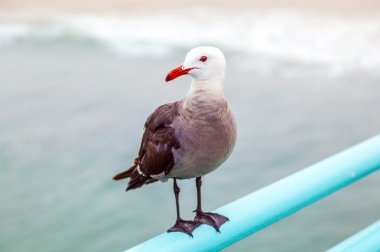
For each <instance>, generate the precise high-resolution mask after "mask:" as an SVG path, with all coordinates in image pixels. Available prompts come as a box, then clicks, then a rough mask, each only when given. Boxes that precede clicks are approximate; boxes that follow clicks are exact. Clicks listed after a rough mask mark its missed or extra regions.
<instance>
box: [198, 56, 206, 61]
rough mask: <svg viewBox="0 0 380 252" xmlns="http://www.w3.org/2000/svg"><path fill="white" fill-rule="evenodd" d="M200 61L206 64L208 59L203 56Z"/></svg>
mask: <svg viewBox="0 0 380 252" xmlns="http://www.w3.org/2000/svg"><path fill="white" fill-rule="evenodd" d="M199 60H200V61H202V62H205V61H206V60H207V57H206V56H202V57H201V58H200V59H199Z"/></svg>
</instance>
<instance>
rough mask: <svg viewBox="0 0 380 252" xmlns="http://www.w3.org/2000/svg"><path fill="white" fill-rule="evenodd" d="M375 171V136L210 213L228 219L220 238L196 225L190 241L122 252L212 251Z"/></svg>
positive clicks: (167, 239) (173, 236)
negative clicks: (218, 214)
mask: <svg viewBox="0 0 380 252" xmlns="http://www.w3.org/2000/svg"><path fill="white" fill-rule="evenodd" d="M379 168H380V135H378V136H376V137H374V138H371V139H369V140H367V141H365V142H363V143H360V144H358V145H356V146H354V147H351V148H349V149H348V150H345V151H343V152H340V153H338V154H336V155H333V156H331V157H329V158H327V159H325V160H323V161H320V162H318V163H316V164H314V165H312V166H310V167H308V168H305V169H303V170H301V171H299V172H297V173H295V174H293V175H290V176H288V177H286V178H284V179H282V180H280V181H278V182H275V183H273V184H271V185H269V186H267V187H264V188H263V189H260V190H258V191H256V192H253V193H251V194H249V195H247V196H245V197H242V198H240V199H238V200H236V201H234V202H231V203H229V204H227V205H225V206H223V207H221V208H219V209H217V210H215V212H217V213H220V214H223V215H225V216H228V218H229V219H230V221H229V222H227V223H226V224H224V225H223V226H222V228H221V233H217V232H216V231H215V230H214V229H213V228H211V227H209V226H207V225H201V226H200V227H199V228H197V229H196V230H195V231H194V233H193V235H194V238H191V237H189V236H188V235H186V234H183V233H163V234H161V235H158V236H156V237H154V238H152V239H150V240H148V241H146V242H143V243H141V244H139V245H137V246H135V247H133V248H131V249H129V250H127V251H129V252H132V251H149V252H150V251H157V249H159V250H160V251H181V252H186V251H218V250H220V249H223V248H225V247H227V246H229V245H231V244H233V243H235V242H237V241H239V240H241V239H243V238H245V237H247V236H249V235H251V234H253V233H255V232H257V231H259V230H260V229H263V228H265V227H266V226H268V225H271V224H272V223H274V222H276V221H278V220H281V219H283V218H285V217H287V216H289V215H291V214H292V213H294V212H296V211H298V210H300V209H302V208H304V207H306V206H308V205H310V204H312V203H314V202H316V201H318V200H320V199H321V198H323V197H325V196H327V195H329V194H331V193H333V192H335V191H337V190H339V189H341V188H343V187H345V186H347V185H349V184H351V183H353V182H355V181H357V180H359V179H361V178H363V177H364V176H367V175H369V174H371V173H373V172H375V171H377V170H379Z"/></svg>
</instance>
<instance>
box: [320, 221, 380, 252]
mask: <svg viewBox="0 0 380 252" xmlns="http://www.w3.org/2000/svg"><path fill="white" fill-rule="evenodd" d="M345 251H350V252H351V251H352V252H378V251H380V220H379V221H377V222H375V223H374V224H372V225H371V226H369V227H367V228H365V229H363V230H362V231H360V232H358V233H356V234H354V235H353V236H351V237H349V238H348V239H346V240H344V241H343V242H341V243H339V244H338V245H336V246H334V247H332V248H331V249H329V250H328V251H327V252H345Z"/></svg>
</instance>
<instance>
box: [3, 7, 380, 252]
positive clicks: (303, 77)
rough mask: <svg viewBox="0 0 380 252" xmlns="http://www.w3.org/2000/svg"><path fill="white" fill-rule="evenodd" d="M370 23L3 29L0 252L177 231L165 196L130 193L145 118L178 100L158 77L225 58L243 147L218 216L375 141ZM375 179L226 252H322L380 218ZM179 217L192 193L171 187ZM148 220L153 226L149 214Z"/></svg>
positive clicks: (233, 17) (171, 19) (215, 189)
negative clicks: (192, 61) (205, 56)
mask: <svg viewBox="0 0 380 252" xmlns="http://www.w3.org/2000/svg"><path fill="white" fill-rule="evenodd" d="M378 17H379V15H374V14H373V15H354V16H344V15H338V14H334V13H329V14H325V13H324V14H322V13H318V12H310V13H305V12H301V11H296V10H267V11H257V10H256V11H249V10H244V11H243V10H241V11H236V10H235V11H231V12H227V11H226V10H225V11H210V10H202V9H191V10H179V11H174V10H173V11H165V12H155V13H153V12H136V13H129V14H125V15H108V16H104V15H94V14H91V15H90V14H86V15H72V14H65V15H63V14H54V15H53V14H50V15H45V14H28V15H26V14H20V13H2V14H1V15H0V76H1V79H0V104H1V106H0V150H1V151H0V171H1V176H0V202H1V206H0V250H1V251H25V250H29V251H122V250H123V249H126V248H128V247H131V246H132V245H134V244H137V243H139V242H142V241H144V240H146V239H148V238H150V237H152V236H154V235H156V234H159V233H161V232H163V231H165V230H166V229H167V228H168V227H170V226H171V225H172V224H173V222H174V217H175V207H174V197H173V195H172V190H171V188H172V187H171V183H170V182H169V183H165V184H160V183H156V184H153V185H149V186H146V187H144V188H142V189H139V190H138V191H132V192H128V193H125V192H124V189H125V187H126V184H125V183H123V182H119V183H116V182H113V181H112V180H111V178H112V176H113V175H114V174H115V173H116V172H118V171H121V170H122V169H125V168H127V167H129V165H130V164H131V162H132V160H133V158H134V157H135V155H136V153H137V151H138V147H139V144H140V142H139V141H140V137H141V133H142V126H143V123H144V121H145V119H146V118H147V116H148V115H149V114H150V113H151V112H152V111H153V110H154V108H155V107H156V106H158V105H160V104H162V103H165V102H169V101H174V100H177V99H181V98H182V97H183V96H184V94H185V93H186V90H187V88H188V86H189V81H190V80H189V78H187V77H184V78H181V79H178V80H176V81H175V82H173V83H170V84H165V82H164V77H165V75H166V73H167V72H168V71H169V70H170V69H172V68H173V67H176V66H177V65H179V64H181V63H182V60H183V59H184V55H185V53H186V52H187V50H189V49H190V48H192V47H194V46H197V45H200V44H213V45H216V46H219V47H221V49H222V50H223V51H225V52H226V56H227V60H228V67H227V79H226V83H225V92H226V96H227V97H228V98H229V100H230V103H231V105H232V107H233V110H234V112H235V115H236V119H237V122H238V128H239V135H238V142H237V146H236V149H235V151H234V153H233V154H232V156H231V158H230V159H229V160H228V161H227V162H226V163H225V164H224V165H223V166H222V167H221V168H220V169H218V170H217V171H215V172H214V173H212V174H210V175H208V176H206V178H205V182H204V187H205V189H204V194H205V195H204V201H205V202H204V205H205V208H207V209H210V210H211V209H214V208H217V207H218V206H221V205H223V204H225V203H228V202H230V201H231V200H234V199H236V198H238V197H241V196H243V195H245V194H247V193H249V192H252V191H254V190H256V189H258V188H260V187H262V186H264V185H267V184H269V183H271V182H274V181H276V180H278V179H280V178H282V177H284V176H286V175H289V174H291V173H293V172H296V171H298V170H300V169H302V168H303V167H305V166H307V165H310V164H312V163H314V162H317V161H319V160H320V159H322V158H325V157H328V156H329V155H331V154H334V153H336V152H338V151H340V150H343V149H345V148H348V147H350V146H351V145H353V144H355V143H358V142H360V141H362V140H365V139H367V138H369V137H371V136H373V135H375V134H378V133H379V129H380V112H379V111H380V57H379V55H380V46H379V45H380V19H379V18H378ZM379 182H380V175H379V174H374V175H372V176H370V177H368V178H366V179H364V180H363V181H360V182H358V183H356V184H355V185H352V186H350V187H348V188H346V189H344V190H342V191H341V192H338V193H336V194H334V195H332V196H330V197H328V198H327V199H325V200H323V201H321V202H319V203H317V204H315V205H313V206H311V207H308V208H307V209H305V210H304V211H302V212H300V213H297V214H296V215H294V216H292V217H290V218H288V219H286V220H284V221H282V222H280V223H277V224H275V225H273V226H271V227H269V228H268V229H266V230H264V231H261V232H259V233H258V234H255V235H254V236H252V237H250V238H248V239H246V240H244V241H242V242H240V243H237V244H236V245H234V246H232V247H231V248H229V249H227V250H226V251H252V250H255V251H322V250H324V249H326V248H328V247H331V246H332V245H334V244H336V243H337V242H339V241H340V240H342V239H344V238H345V237H347V236H348V235H350V234H352V233H353V232H356V231H357V230H359V229H362V228H363V227H365V226H367V225H369V224H370V223H372V222H374V221H375V220H377V219H378V218H379V217H380V216H379V209H380V201H379V198H378V195H379V192H380V183H379ZM181 188H182V192H183V193H182V194H181V206H182V211H183V215H184V216H185V217H187V218H191V217H192V213H191V211H192V210H193V209H194V208H195V186H194V181H191V180H190V181H182V182H181ZM152 209H154V211H152Z"/></svg>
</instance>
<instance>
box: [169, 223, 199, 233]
mask: <svg viewBox="0 0 380 252" xmlns="http://www.w3.org/2000/svg"><path fill="white" fill-rule="evenodd" d="M201 224H202V223H200V222H197V221H186V220H177V221H176V222H175V224H174V226H172V227H171V228H169V229H168V233H170V232H182V233H185V234H188V235H190V236H191V237H193V231H194V229H196V228H197V227H199V226H200V225H201Z"/></svg>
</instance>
